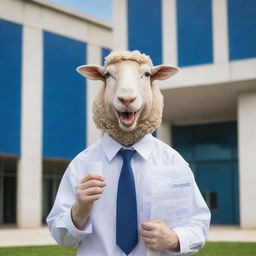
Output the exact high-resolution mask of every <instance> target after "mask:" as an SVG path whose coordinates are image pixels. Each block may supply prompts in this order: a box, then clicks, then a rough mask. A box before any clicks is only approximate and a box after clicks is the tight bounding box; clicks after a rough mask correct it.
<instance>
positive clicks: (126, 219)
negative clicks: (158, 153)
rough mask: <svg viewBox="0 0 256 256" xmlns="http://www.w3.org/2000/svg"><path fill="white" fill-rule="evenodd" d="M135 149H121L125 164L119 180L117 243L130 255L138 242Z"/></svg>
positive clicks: (120, 152)
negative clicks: (134, 168)
mask: <svg viewBox="0 0 256 256" xmlns="http://www.w3.org/2000/svg"><path fill="white" fill-rule="evenodd" d="M135 152H136V151H135V150H128V149H125V150H121V151H119V154H120V155H121V156H122V158H123V166H122V170H121V174H120V177H119V182H118V191H117V205H116V243H117V245H118V246H119V247H120V248H121V250H122V251H123V252H125V253H126V255H128V254H129V253H130V252H131V251H132V250H133V248H134V247H135V246H136V244H137V243H138V227H137V202H136V191H135V183H134V176H133V171H132V167H131V159H132V157H133V155H134V153H135Z"/></svg>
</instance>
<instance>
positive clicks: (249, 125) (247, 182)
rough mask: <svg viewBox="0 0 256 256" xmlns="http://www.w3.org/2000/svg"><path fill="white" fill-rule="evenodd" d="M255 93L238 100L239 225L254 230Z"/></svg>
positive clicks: (255, 224)
mask: <svg viewBox="0 0 256 256" xmlns="http://www.w3.org/2000/svg"><path fill="white" fill-rule="evenodd" d="M255 130H256V93H255V92H254V93H248V94H242V95H240V96H239V100H238V141H239V184H240V225H241V227H242V228H256V217H255V216H256V204H255V199H256V189H255V188H256V185H255V184H256V161H255V159H256V158H255V152H256V133H255Z"/></svg>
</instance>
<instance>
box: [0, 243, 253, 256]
mask: <svg viewBox="0 0 256 256" xmlns="http://www.w3.org/2000/svg"><path fill="white" fill-rule="evenodd" d="M0 255H1V256H56V255H58V256H71V255H72V256H74V255H75V249H74V248H71V249H66V248H61V247H59V246H24V247H4V248H1V247H0ZM196 255H197V256H256V243H224V242H208V243H207V244H206V246H205V247H204V248H203V249H202V250H201V251H200V252H199V253H197V254H196ZM92 256H93V255H92Z"/></svg>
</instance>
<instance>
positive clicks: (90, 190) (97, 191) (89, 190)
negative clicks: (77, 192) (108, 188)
mask: <svg viewBox="0 0 256 256" xmlns="http://www.w3.org/2000/svg"><path fill="white" fill-rule="evenodd" d="M102 192H103V188H100V187H93V188H87V189H86V190H85V193H86V195H87V196H91V195H98V194H101V193H102Z"/></svg>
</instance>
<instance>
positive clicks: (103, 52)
mask: <svg viewBox="0 0 256 256" xmlns="http://www.w3.org/2000/svg"><path fill="white" fill-rule="evenodd" d="M110 52H111V50H110V49H108V48H101V65H102V66H104V62H105V57H106V56H108V55H109V54H110Z"/></svg>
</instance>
